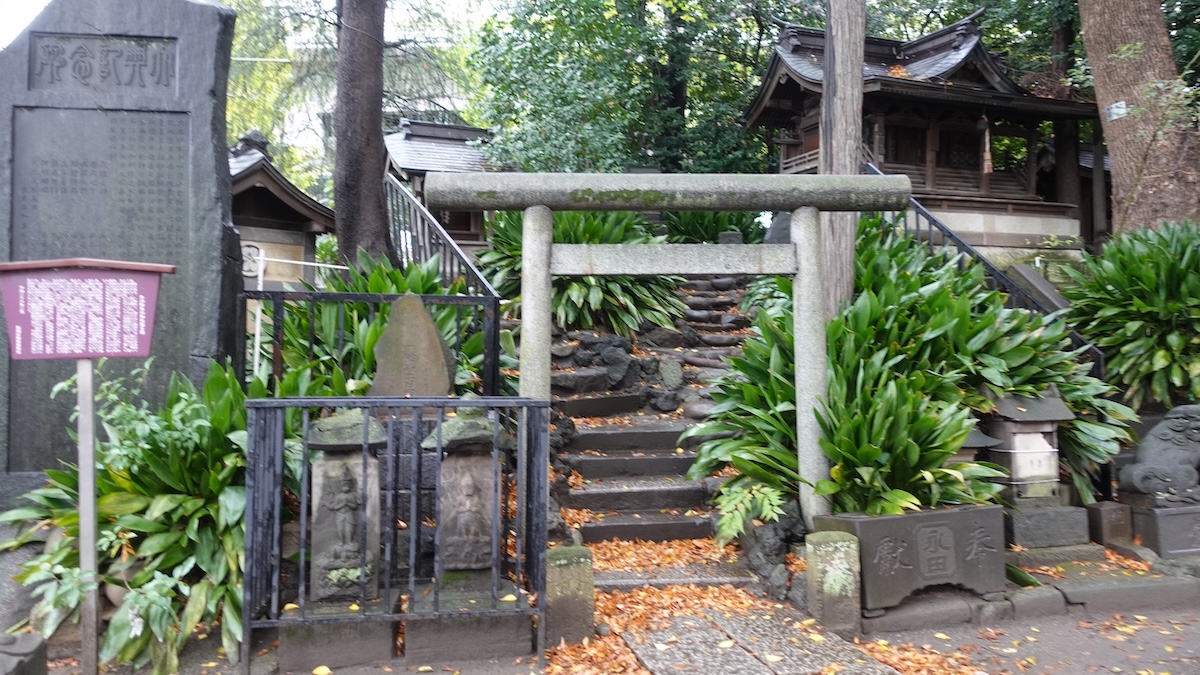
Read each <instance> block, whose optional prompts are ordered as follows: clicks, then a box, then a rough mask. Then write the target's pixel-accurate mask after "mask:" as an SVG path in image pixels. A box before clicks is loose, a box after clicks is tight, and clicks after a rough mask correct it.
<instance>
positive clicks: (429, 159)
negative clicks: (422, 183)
mask: <svg viewBox="0 0 1200 675" xmlns="http://www.w3.org/2000/svg"><path fill="white" fill-rule="evenodd" d="M488 138H490V134H489V133H488V132H487V131H486V130H484V129H476V128H474V127H464V126H457V125H452V124H434V123H432V122H421V121H417V120H407V119H406V120H401V122H400V131H398V132H396V133H394V134H388V135H387V136H385V137H384V139H383V140H384V144H386V145H387V151H388V158H389V161H390V162H391V164H392V166H393V167H395V169H396V170H397V171H399V172H400V173H401V174H413V173H416V174H424V173H428V172H430V171H444V172H448V173H463V172H468V171H491V170H493V168H492V166H491V165H490V164H489V163H488V161H487V157H486V156H485V155H484V154H483V150H481V149H480V148H479V142H483V141H486V140H487V139H488Z"/></svg>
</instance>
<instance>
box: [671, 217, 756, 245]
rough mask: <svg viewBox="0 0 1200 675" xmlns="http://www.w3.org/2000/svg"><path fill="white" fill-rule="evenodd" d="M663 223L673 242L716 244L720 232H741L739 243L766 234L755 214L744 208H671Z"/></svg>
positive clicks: (750, 240) (753, 241)
mask: <svg viewBox="0 0 1200 675" xmlns="http://www.w3.org/2000/svg"><path fill="white" fill-rule="evenodd" d="M663 223H665V224H666V226H667V241H670V242H671V243H673V244H715V243H717V241H718V238H719V235H720V234H721V233H722V232H741V233H742V243H745V244H761V243H762V240H763V236H764V235H765V234H766V229H765V228H764V227H763V226H762V223H760V222H758V214H757V213H752V212H747V211H672V212H669V213H664V214H663Z"/></svg>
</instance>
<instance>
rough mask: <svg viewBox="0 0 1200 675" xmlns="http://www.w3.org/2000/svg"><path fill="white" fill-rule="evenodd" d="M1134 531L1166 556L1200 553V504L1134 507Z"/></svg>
mask: <svg viewBox="0 0 1200 675" xmlns="http://www.w3.org/2000/svg"><path fill="white" fill-rule="evenodd" d="M1133 532H1134V534H1135V535H1137V536H1139V537H1141V538H1142V545H1143V546H1147V547H1149V548H1150V549H1151V550H1153V551H1154V552H1155V553H1157V554H1159V555H1160V556H1162V557H1164V558H1178V557H1181V556H1188V555H1200V506H1165V507H1157V508H1146V507H1141V506H1135V507H1133Z"/></svg>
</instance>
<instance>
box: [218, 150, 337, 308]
mask: <svg viewBox="0 0 1200 675" xmlns="http://www.w3.org/2000/svg"><path fill="white" fill-rule="evenodd" d="M229 177H230V182H231V187H232V192H233V210H232V216H233V224H234V226H235V227H236V228H237V229H238V232H239V233H240V234H241V239H242V275H243V276H244V277H245V283H246V287H247V288H254V287H255V284H256V283H257V278H258V274H259V269H258V260H259V259H260V255H265V257H266V258H269V259H270V260H269V261H268V262H267V264H266V266H265V267H264V268H263V270H262V271H263V281H264V288H266V289H269V290H278V289H281V288H283V286H284V285H290V286H292V287H293V288H299V287H300V284H299V283H298V282H299V281H300V280H301V279H304V280H308V281H312V280H313V268H312V267H308V266H305V265H289V264H287V263H285V262H281V261H284V260H296V261H302V262H310V263H311V262H313V261H314V259H315V256H316V242H317V235H320V234H326V233H332V232H333V229H334V222H333V211H332V210H331V209H330V208H329V207H327V206H325V205H324V204H322V203H320V202H318V201H317V200H315V199H313V198H312V197H310V196H309V195H308V194H307V193H305V192H304V191H303V190H301V189H300V188H299V187H297V186H296V185H295V184H294V183H292V182H291V181H289V180H288V179H287V178H286V177H285V176H284V175H283V174H282V173H280V172H279V169H278V168H276V167H275V165H274V164H273V163H272V162H271V155H270V153H269V151H268V149H267V141H266V138H264V137H263V135H262V134H261V133H259V132H257V131H251V132H249V133H247V134H246V135H245V136H243V137H242V138H241V140H239V141H238V144H237V145H236V146H234V147H233V148H232V149H230V151H229Z"/></svg>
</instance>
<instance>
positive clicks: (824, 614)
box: [804, 532, 862, 635]
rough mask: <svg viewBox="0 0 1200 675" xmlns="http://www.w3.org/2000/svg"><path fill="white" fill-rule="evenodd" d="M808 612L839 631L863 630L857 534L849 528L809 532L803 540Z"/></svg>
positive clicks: (832, 629) (822, 623)
mask: <svg viewBox="0 0 1200 675" xmlns="http://www.w3.org/2000/svg"><path fill="white" fill-rule="evenodd" d="M804 546H805V554H806V557H807V560H808V562H809V566H808V571H807V572H806V574H805V582H806V584H807V586H808V589H807V593H806V599H807V600H808V612H809V613H810V614H812V615H813V616H814V617H815V618H816V619H817V621H820V622H821V625H823V626H825V627H826V628H828V629H829V630H831V631H833V632H835V633H837V634H838V635H856V634H858V633H859V632H860V631H861V630H862V617H861V610H860V606H861V604H862V600H861V583H860V578H861V576H862V575H861V572H862V570H861V569H860V568H859V551H858V547H859V542H858V538H857V537H855V536H854V535H852V534H850V533H848V532H810V533H809V534H808V536H807V537H805V540H804Z"/></svg>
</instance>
